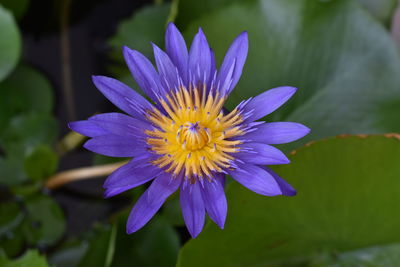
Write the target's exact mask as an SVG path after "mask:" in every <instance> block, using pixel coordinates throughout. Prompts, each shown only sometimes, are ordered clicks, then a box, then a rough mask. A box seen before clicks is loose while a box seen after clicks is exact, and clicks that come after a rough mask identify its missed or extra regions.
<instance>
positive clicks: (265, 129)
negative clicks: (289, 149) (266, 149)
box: [241, 122, 310, 144]
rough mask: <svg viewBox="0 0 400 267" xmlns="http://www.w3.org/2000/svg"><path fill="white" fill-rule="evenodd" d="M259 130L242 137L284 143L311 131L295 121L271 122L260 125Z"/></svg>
mask: <svg viewBox="0 0 400 267" xmlns="http://www.w3.org/2000/svg"><path fill="white" fill-rule="evenodd" d="M255 128H256V129H257V130H255V131H253V132H250V133H248V134H245V135H243V136H242V137H241V138H242V139H246V140H252V141H254V142H257V143H266V144H284V143H289V142H293V141H296V140H298V139H300V138H302V137H304V136H306V135H307V134H309V133H310V129H309V128H307V127H306V126H304V125H302V124H300V123H295V122H270V123H264V124H261V125H258V126H256V127H255Z"/></svg>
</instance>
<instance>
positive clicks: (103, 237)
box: [78, 225, 116, 267]
mask: <svg viewBox="0 0 400 267" xmlns="http://www.w3.org/2000/svg"><path fill="white" fill-rule="evenodd" d="M115 231H116V226H114V227H108V226H101V225H97V228H96V229H95V232H94V233H93V236H92V237H91V238H90V241H89V246H88V249H87V250H86V253H85V254H84V256H83V258H82V260H81V261H80V262H79V265H78V266H82V267H83V266H99V267H109V266H110V261H111V260H110V259H109V257H111V259H112V254H113V250H114V247H115ZM111 252H112V253H111ZM109 255H111V256H109Z"/></svg>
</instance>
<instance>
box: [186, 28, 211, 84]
mask: <svg viewBox="0 0 400 267" xmlns="http://www.w3.org/2000/svg"><path fill="white" fill-rule="evenodd" d="M211 66H212V54H211V49H210V46H209V45H208V42H207V39H206V36H205V35H204V33H203V31H202V30H201V29H199V32H198V33H197V34H196V36H195V37H194V39H193V42H192V46H191V47H190V53H189V75H190V76H189V79H191V80H190V82H192V83H194V85H198V83H202V84H206V85H207V84H208V81H209V78H210V73H211Z"/></svg>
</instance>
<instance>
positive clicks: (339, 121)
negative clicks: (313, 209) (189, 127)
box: [185, 0, 400, 148]
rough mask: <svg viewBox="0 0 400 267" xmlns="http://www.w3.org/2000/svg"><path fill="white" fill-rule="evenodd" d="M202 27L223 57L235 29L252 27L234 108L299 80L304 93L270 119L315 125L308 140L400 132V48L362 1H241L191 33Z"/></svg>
mask: <svg viewBox="0 0 400 267" xmlns="http://www.w3.org/2000/svg"><path fill="white" fill-rule="evenodd" d="M185 12H189V13H190V10H185ZM198 26H202V27H203V30H204V31H205V33H206V35H207V38H208V40H209V43H210V45H211V46H212V48H213V49H214V51H215V54H216V56H217V58H218V61H219V62H221V61H222V57H223V56H224V54H225V52H226V50H227V48H228V46H229V44H230V42H231V41H232V40H233V39H234V38H235V36H237V35H238V34H239V33H240V32H241V31H244V30H247V31H248V33H249V43H250V47H249V55H248V60H247V63H246V65H245V67H244V72H243V75H242V78H241V80H240V81H239V84H238V86H237V88H236V89H235V90H234V91H233V93H232V94H231V96H230V98H229V99H228V100H229V102H228V107H229V108H232V107H234V106H235V105H236V104H238V103H239V102H240V101H242V100H243V99H246V98H249V97H252V96H256V95H258V94H260V93H262V92H264V91H265V90H267V89H269V88H274V87H277V86H282V85H291V86H295V87H298V88H299V90H298V92H297V93H296V95H295V96H294V97H293V98H292V99H291V100H290V101H289V102H288V103H287V104H286V105H285V107H284V108H282V109H280V110H279V111H277V112H274V113H273V114H271V115H270V116H268V117H267V119H268V120H274V121H277V120H284V121H296V122H301V123H304V124H305V125H307V126H309V127H310V128H311V129H312V132H311V134H310V135H309V136H307V138H305V139H303V140H302V141H300V143H301V142H305V141H307V140H312V139H318V138H321V137H326V136H332V135H337V134H341V133H385V132H397V131H400V124H399V123H398V119H395V118H394V117H395V116H394V115H392V114H399V113H400V86H399V84H400V59H399V55H398V51H397V48H396V46H395V44H394V42H393V40H392V39H391V37H390V36H389V34H388V32H387V31H386V30H385V29H384V28H383V27H382V25H381V24H380V23H379V22H378V21H376V20H374V19H372V18H371V16H370V15H369V14H368V13H367V12H366V10H365V9H363V8H361V7H360V5H359V4H358V3H356V2H354V1H348V0H337V1H308V0H298V1H292V0H258V1H241V2H237V1H236V2H234V4H232V5H229V6H227V7H224V8H219V9H217V10H216V11H211V12H208V13H206V14H203V15H202V16H201V17H200V18H199V19H198V20H195V21H192V22H191V23H190V25H189V26H188V27H187V30H186V32H185V36H186V37H187V40H189V39H190V38H191V37H192V36H193V35H194V33H195V32H196V31H197V28H198ZM298 145H299V143H297V144H294V145H292V146H290V148H293V147H295V146H298Z"/></svg>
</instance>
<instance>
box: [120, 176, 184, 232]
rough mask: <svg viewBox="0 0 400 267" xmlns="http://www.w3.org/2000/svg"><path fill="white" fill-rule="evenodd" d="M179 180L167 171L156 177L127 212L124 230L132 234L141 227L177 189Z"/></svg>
mask: <svg viewBox="0 0 400 267" xmlns="http://www.w3.org/2000/svg"><path fill="white" fill-rule="evenodd" d="M181 180H182V179H180V178H179V179H171V175H169V174H167V173H163V174H162V175H161V176H160V177H158V178H156V179H155V180H154V181H153V183H152V184H151V185H150V187H149V189H147V191H146V192H144V193H143V195H142V196H141V197H140V198H139V200H138V201H137V202H136V204H135V206H134V207H133V209H132V211H131V213H130V214H129V218H128V223H127V225H126V232H127V233H128V234H132V233H134V232H136V231H137V230H139V229H140V228H142V227H143V226H144V225H145V224H146V223H147V222H148V221H149V220H150V219H151V218H152V217H153V216H154V214H155V213H156V212H157V211H158V210H159V209H160V208H161V206H162V204H163V203H164V202H165V200H166V199H167V198H168V197H169V196H170V195H171V194H172V193H174V192H175V191H176V190H177V189H178V187H179V185H180V184H181ZM151 192H157V194H154V193H151Z"/></svg>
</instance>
